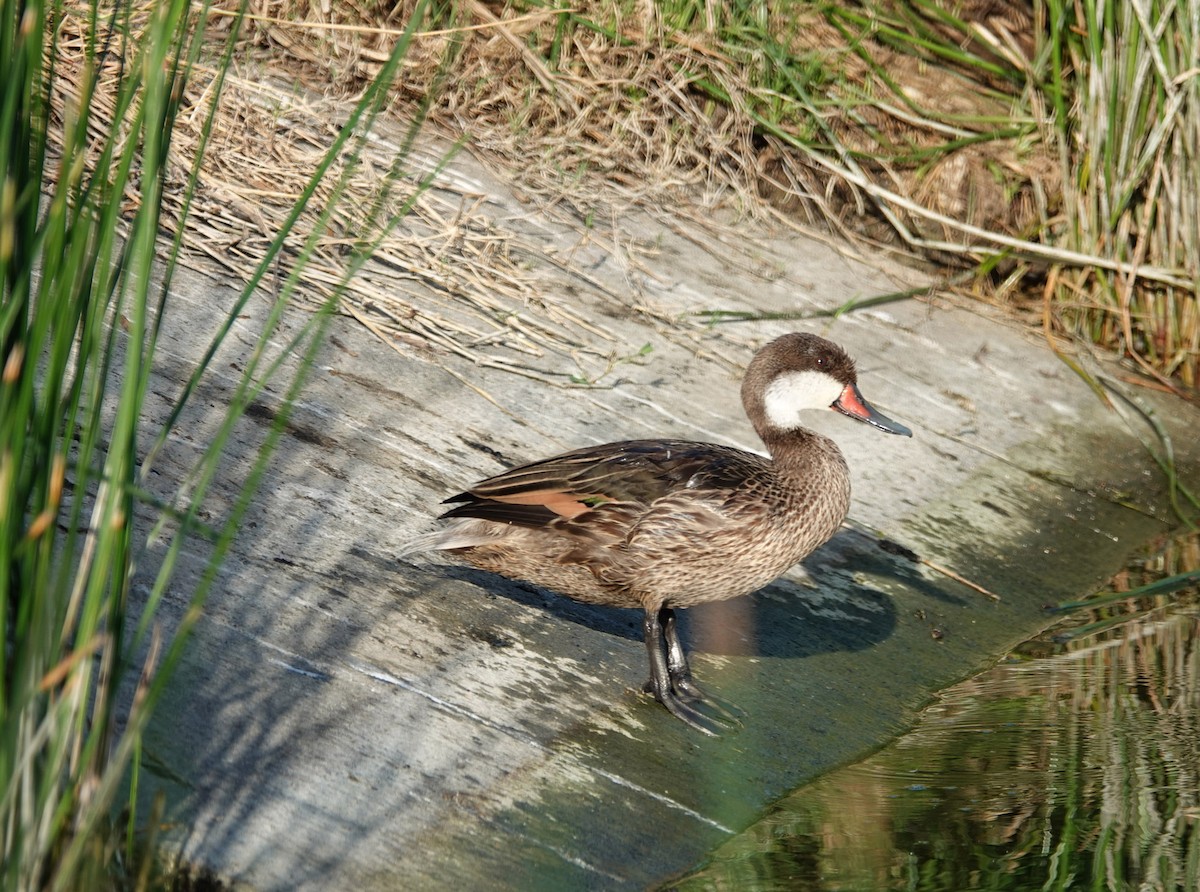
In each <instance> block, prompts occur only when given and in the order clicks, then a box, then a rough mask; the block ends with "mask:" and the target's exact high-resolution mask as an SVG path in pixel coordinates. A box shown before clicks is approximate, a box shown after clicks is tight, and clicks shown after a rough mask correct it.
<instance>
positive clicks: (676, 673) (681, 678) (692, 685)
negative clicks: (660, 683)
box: [658, 607, 706, 700]
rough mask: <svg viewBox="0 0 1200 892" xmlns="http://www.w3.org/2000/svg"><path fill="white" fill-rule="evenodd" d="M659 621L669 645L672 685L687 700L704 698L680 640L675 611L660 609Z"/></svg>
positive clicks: (668, 661)
mask: <svg viewBox="0 0 1200 892" xmlns="http://www.w3.org/2000/svg"><path fill="white" fill-rule="evenodd" d="M658 622H659V625H660V626H662V630H663V641H665V642H666V645H667V673H668V674H669V675H670V676H671V687H673V688H674V689H675V692H676V693H678V694H680V695H682V696H683V697H684V699H686V700H704V699H706V698H705V696H704V691H702V690H700V686H699V685H697V684H696V682H695V681H694V680H693V679H692V670H691V667H690V666H688V661H687V654H686V653H685V652H684V650H683V644H682V643H681V642H680V641H679V623H678V621H677V620H676V619H675V611H674V610H672V609H671V608H670V607H663V608H662V609H661V610H659V611H658Z"/></svg>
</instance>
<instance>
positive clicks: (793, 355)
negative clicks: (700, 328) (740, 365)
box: [742, 332, 912, 439]
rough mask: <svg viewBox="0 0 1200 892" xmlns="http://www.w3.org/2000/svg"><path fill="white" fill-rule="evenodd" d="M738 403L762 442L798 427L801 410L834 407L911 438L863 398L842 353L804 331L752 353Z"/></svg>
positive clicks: (840, 350)
mask: <svg viewBox="0 0 1200 892" xmlns="http://www.w3.org/2000/svg"><path fill="white" fill-rule="evenodd" d="M742 402H743V403H744V404H745V406H746V413H747V415H749V416H750V420H751V421H752V422H753V424H754V426H755V429H756V430H757V431H758V433H759V435H760V436H763V439H766V435H767V434H769V433H772V432H783V431H790V430H796V429H798V428H801V427H803V424H801V422H800V413H801V412H803V411H804V410H805V409H834V410H836V411H838V412H841V413H842V414H843V415H849V416H850V417H851V418H856V419H858V420H859V421H865V422H866V423H867V424H870V425H872V426H874V427H877V428H879V429H880V430H881V431H887V432H888V433H889V434H900V435H902V436H905V437H911V436H912V431H910V430H909V429H908V428H907V427H905V426H904V425H902V424H899V423H898V422H895V421H892V420H891V419H890V418H888V417H886V416H885V415H883V414H882V413H880V412H877V411H876V410H875V409H874V408H873V407H872V406H871V405H870V404H869V403H868V402H867V401H866V400H865V399H863V395H862V393H861V392H860V391H859V389H858V375H857V373H856V372H855V370H854V360H853V359H851V358H850V357H849V356H848V355H847V354H846V351H844V350H843V349H842V348H841V347H839V346H838V345H837V344H834V343H833V342H832V341H827V340H825V339H824V338H821V337H818V336H817V335H813V334H807V333H804V332H795V333H792V334H786V335H783V336H782V337H779V338H776V339H775V340H773V341H771V343H769V344H767V345H766V346H765V347H763V348H762V349H761V350H759V351H758V353H757V354H756V355H755V357H754V359H752V360H751V361H750V366H749V368H747V369H746V377H745V378H744V379H743V380H742Z"/></svg>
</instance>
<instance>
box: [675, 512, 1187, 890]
mask: <svg viewBox="0 0 1200 892" xmlns="http://www.w3.org/2000/svg"><path fill="white" fill-rule="evenodd" d="M1198 566H1200V536H1197V535H1196V534H1194V533H1193V534H1190V535H1185V536H1183V537H1179V538H1176V539H1172V540H1169V541H1168V542H1166V543H1165V544H1163V545H1160V548H1159V549H1158V550H1156V551H1155V552H1153V553H1152V554H1151V556H1150V557H1147V558H1144V559H1142V560H1140V561H1138V562H1136V563H1135V564H1134V565H1132V566H1131V567H1130V568H1129V569H1128V570H1127V571H1125V573H1123V574H1122V575H1121V577H1119V578H1118V579H1116V580H1114V583H1113V585H1114V589H1116V590H1120V591H1128V590H1130V589H1132V588H1135V587H1137V586H1139V585H1142V584H1144V583H1146V582H1148V581H1151V580H1153V579H1155V578H1161V577H1162V576H1169V575H1173V574H1176V573H1180V572H1183V571H1184V570H1187V569H1195V568H1196V567H1198ZM1198 604H1200V595H1198V592H1197V587H1196V586H1195V585H1192V586H1191V587H1190V588H1186V589H1183V590H1180V591H1176V592H1174V593H1173V594H1170V595H1166V596H1156V597H1149V598H1124V599H1121V600H1112V601H1110V602H1108V603H1106V604H1105V605H1104V606H1102V607H1092V608H1086V609H1081V610H1078V611H1074V612H1072V613H1071V615H1070V616H1069V617H1068V618H1067V619H1066V620H1065V621H1064V623H1062V624H1060V625H1058V626H1056V627H1055V628H1054V629H1052V630H1051V631H1050V632H1048V633H1046V634H1045V635H1042V636H1039V637H1038V638H1036V639H1034V640H1033V641H1030V642H1028V643H1027V644H1026V645H1025V646H1023V647H1022V648H1020V649H1019V650H1018V651H1017V652H1016V653H1014V654H1012V655H1010V656H1009V657H1008V658H1007V659H1006V660H1005V661H1004V662H1003V663H1002V664H1001V665H998V666H996V667H995V668H994V669H992V670H990V671H988V672H986V673H984V674H982V675H980V676H978V677H976V678H973V679H971V680H969V681H967V682H964V683H962V684H960V685H957V686H956V687H954V688H951V689H950V690H947V691H945V692H944V693H943V694H942V695H941V696H939V697H938V698H937V700H936V702H934V703H933V704H931V705H930V706H929V707H928V708H927V709H926V710H925V711H924V713H923V714H922V717H921V721H920V723H919V725H918V726H917V727H916V728H915V729H914V730H913V731H912V732H911V733H909V734H907V735H905V736H904V737H902V738H900V739H898V740H897V741H895V742H894V743H892V744H890V745H888V746H887V747H885V748H884V749H882V750H880V751H879V752H878V753H876V754H875V755H874V756H872V757H870V758H868V759H866V760H865V761H862V762H859V763H856V764H853V765H850V766H847V767H845V768H843V769H841V770H838V771H835V772H833V773H831V774H828V775H826V776H824V777H823V778H821V779H819V780H818V781H816V782H814V783H812V784H810V785H808V786H806V787H803V788H801V789H800V790H798V791H796V792H795V793H793V794H792V795H790V796H788V797H787V798H785V799H784V800H782V801H781V802H779V803H777V805H776V806H775V807H774V808H773V809H772V810H771V811H770V812H769V813H768V814H767V815H766V816H765V817H764V818H763V819H762V820H761V821H759V822H758V823H757V824H755V825H754V826H753V827H751V828H750V829H749V830H747V831H746V832H745V833H743V834H741V835H740V836H738V837H736V838H735V839H733V840H731V841H730V842H729V843H727V844H726V845H724V846H722V847H721V848H720V849H718V850H717V851H716V852H714V853H713V855H712V858H711V860H710V861H709V863H707V864H706V865H704V866H703V867H702V868H700V869H699V870H697V871H696V872H694V873H692V874H690V875H689V876H687V877H685V878H684V879H682V880H680V881H678V882H676V883H673V884H671V887H670V888H674V889H680V890H701V889H703V890H725V889H729V890H739V892H742V890H828V892H835V890H844V892H858V890H862V892H874V890H946V892H962V890H974V889H986V890H1010V889H1011V890H1028V889H1047V890H1077V889H1105V890H1125V889H1137V890H1142V889H1145V890H1158V889H1183V890H1197V889H1200V606H1198Z"/></svg>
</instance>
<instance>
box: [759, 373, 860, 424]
mask: <svg viewBox="0 0 1200 892" xmlns="http://www.w3.org/2000/svg"><path fill="white" fill-rule="evenodd" d="M841 395H842V385H841V384H839V383H838V382H837V381H835V380H834V379H833V378H831V377H830V376H829V375H827V374H825V373H824V372H815V371H811V370H809V371H803V372H787V373H786V374H783V375H780V376H779V377H778V378H776V379H774V380H773V381H772V382H771V383H770V384H768V385H767V392H766V393H765V394H763V406H764V408H765V409H766V412H767V420H768V421H769V422H771V424H772V425H773V426H775V427H777V428H779V429H780V430H791V429H792V428H795V427H799V426H800V417H799V416H800V413H801V412H802V411H804V410H805V409H828V408H829V407H830V406H832V405H833V402H834V400H836V399H837V398H838V397H839V396H841Z"/></svg>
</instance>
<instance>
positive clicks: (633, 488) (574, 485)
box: [442, 440, 766, 533]
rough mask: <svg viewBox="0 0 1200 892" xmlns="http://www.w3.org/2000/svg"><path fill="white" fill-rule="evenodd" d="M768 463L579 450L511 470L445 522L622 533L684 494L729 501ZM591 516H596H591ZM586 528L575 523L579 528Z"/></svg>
mask: <svg viewBox="0 0 1200 892" xmlns="http://www.w3.org/2000/svg"><path fill="white" fill-rule="evenodd" d="M765 465H766V460H765V459H763V458H762V457H760V456H757V455H754V454H753V453H749V452H743V451H742V450H739V449H733V448H730V447H727V446H717V445H712V444H708V443H693V442H690V441H687V440H627V441H624V442H620V443H608V444H605V445H603V446H593V447H588V448H584V449H577V450H575V451H573V452H567V453H564V454H563V455H558V456H555V457H553V458H548V459H543V460H542V461H537V462H533V463H531V464H528V465H522V466H521V467H518V468H513V469H512V470H509V471H505V472H504V473H503V474H498V475H496V476H495V477H489V478H488V479H487V480H483V481H480V482H479V483H477V484H475V485H474V486H472V487H471V488H470V489H468V490H467V491H466V492H461V493H458V494H457V495H454V496H451V497H450V498H448V499H446V503H450V504H455V507H453V508H451V509H450V510H449V511H447V512H446V513H445V514H443V515H442V517H444V518H451V517H477V518H481V519H483V520H491V521H497V522H500V523H509V524H518V525H520V526H528V527H542V526H546V525H548V524H551V523H554V522H555V521H563V520H564V519H565V520H566V521H573V520H575V519H577V518H578V519H580V521H581V522H582V521H583V519H584V515H588V518H587V520H588V521H590V522H591V523H593V524H600V525H602V526H604V527H607V528H609V529H610V530H611V531H612V532H613V533H616V532H617V531H618V529H619V528H624V529H626V530H628V528H629V527H630V526H631V525H632V524H633V523H634V522H636V520H637V519H638V518H639V517H640V516H641V515H643V514H644V513H645V512H646V511H647V510H648V509H649V507H650V506H651V505H653V504H654V503H655V502H659V501H660V500H662V499H664V498H667V497H671V496H675V497H683V494H684V493H687V494H688V495H690V496H691V497H692V498H693V499H694V500H696V501H704V500H707V499H709V498H710V497H719V498H721V499H722V500H723V499H724V497H725V495H727V494H728V493H729V492H730V491H732V490H736V489H738V488H739V487H742V486H744V485H745V484H746V482H747V480H749V479H752V478H753V477H754V476H755V475H756V474H759V473H761V472H762V469H763V467H764V466H765ZM588 512H594V513H593V514H590V515H589V514H588ZM579 525H580V524H571V526H572V527H578V526H579Z"/></svg>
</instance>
